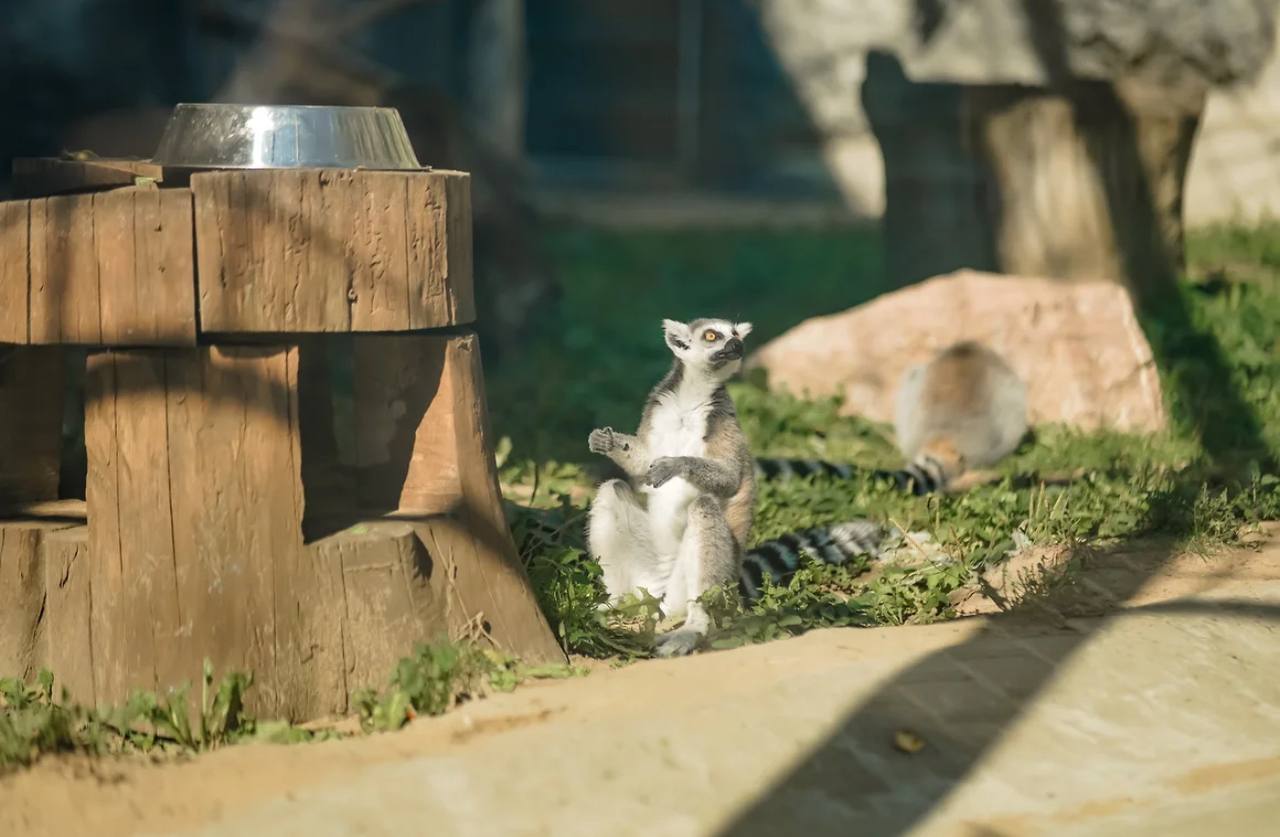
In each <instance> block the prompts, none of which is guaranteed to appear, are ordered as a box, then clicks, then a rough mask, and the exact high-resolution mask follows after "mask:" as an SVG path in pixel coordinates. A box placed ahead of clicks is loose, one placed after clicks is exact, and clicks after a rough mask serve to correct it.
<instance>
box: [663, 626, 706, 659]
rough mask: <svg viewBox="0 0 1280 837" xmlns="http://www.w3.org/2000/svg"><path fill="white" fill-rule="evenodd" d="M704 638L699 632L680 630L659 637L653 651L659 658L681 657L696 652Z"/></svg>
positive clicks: (686, 629) (687, 629)
mask: <svg viewBox="0 0 1280 837" xmlns="http://www.w3.org/2000/svg"><path fill="white" fill-rule="evenodd" d="M705 638H706V634H704V633H702V632H701V631H695V630H691V629H689V628H681V629H680V630H678V631H672V632H671V633H669V634H667V635H666V636H663V637H660V638H659V639H658V642H657V645H656V646H655V647H654V649H653V650H654V653H655V654H657V655H658V656H659V657H683V656H685V655H686V654H689V653H691V652H693V651H694V650H696V649H697V647H698V646H699V645H701V644H702V640H703V639H705Z"/></svg>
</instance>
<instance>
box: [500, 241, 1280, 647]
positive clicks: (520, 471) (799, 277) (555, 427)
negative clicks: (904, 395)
mask: <svg viewBox="0 0 1280 837" xmlns="http://www.w3.org/2000/svg"><path fill="white" fill-rule="evenodd" d="M551 249H552V251H553V252H555V253H556V254H557V263H558V265H559V267H560V271H561V279H562V280H563V282H564V290H563V297H562V299H561V301H560V304H559V311H558V313H557V316H556V317H555V318H554V319H552V320H551V321H548V322H547V323H545V324H544V327H543V333H542V334H541V336H540V339H539V340H538V341H537V343H536V345H535V346H534V347H533V348H532V349H531V351H530V352H529V353H528V354H527V355H526V356H524V357H523V358H521V359H519V360H516V361H508V363H506V364H504V366H503V367H502V368H500V369H496V370H492V371H491V372H490V378H489V380H490V404H491V405H492V407H493V411H494V415H495V424H496V427H497V430H498V433H499V434H500V435H503V436H505V437H507V438H508V439H509V440H510V441H509V444H510V447H509V449H506V450H504V457H503V459H504V461H503V467H502V474H503V478H504V481H506V482H507V483H509V484H516V485H520V486H522V487H524V489H525V490H526V491H528V490H530V489H533V488H535V487H536V494H535V496H534V498H533V500H532V501H529V502H525V503H523V504H522V505H519V506H516V505H512V509H511V511H512V520H513V526H514V530H515V534H516V537H517V541H518V543H519V544H520V547H521V551H522V555H523V557H524V559H525V561H526V563H527V565H528V566H529V568H530V571H531V575H532V577H533V580H534V583H535V586H536V588H537V590H538V593H539V596H540V600H541V603H542V605H543V608H544V610H545V611H546V612H547V614H548V617H549V618H550V619H551V621H552V623H553V625H555V626H556V628H557V630H558V632H559V634H560V637H561V640H562V642H563V643H564V644H565V647H566V648H567V649H569V650H570V651H574V652H577V653H583V654H589V655H592V656H605V657H608V656H618V655H621V656H624V657H626V656H632V655H637V654H643V653H644V648H645V647H646V640H645V638H644V637H643V636H639V637H638V636H637V635H636V634H634V633H630V634H629V633H628V631H627V629H626V628H627V622H628V619H630V620H635V619H636V618H637V615H638V614H639V615H640V616H646V615H651V614H646V613H645V612H643V609H642V610H641V611H640V612H637V611H633V612H631V613H629V614H628V615H627V616H628V619H621V620H618V619H614V618H612V617H611V616H610V615H609V614H607V613H605V614H602V613H601V612H600V611H599V610H598V608H597V606H598V605H599V604H600V603H601V602H602V601H603V592H602V590H601V589H600V585H599V573H598V569H597V568H596V567H595V565H594V563H593V562H592V561H591V560H590V559H589V557H588V556H587V555H586V553H585V549H584V543H583V532H582V529H583V523H584V522H585V508H586V504H587V501H588V499H589V495H590V488H591V487H592V486H593V484H594V483H595V482H596V481H598V479H599V478H600V477H601V476H602V475H603V473H604V471H603V467H604V463H603V462H602V461H600V460H599V459H598V458H593V457H591V456H590V455H589V454H587V452H586V443H585V441H586V436H587V433H588V432H589V431H590V430H591V428H593V427H596V426H602V425H611V426H614V427H618V428H620V429H622V428H627V429H630V428H632V427H634V425H635V423H636V421H637V418H638V411H639V408H640V406H641V404H642V402H643V400H644V397H645V395H646V394H647V392H648V390H649V388H650V387H651V386H652V385H653V384H654V382H655V381H656V380H657V379H658V377H660V375H661V374H662V372H663V371H664V370H665V369H666V367H667V365H668V364H669V362H670V359H669V355H668V353H667V350H666V349H665V347H664V346H663V344H662V340H661V338H660V336H659V327H658V324H659V321H660V320H661V318H663V317H674V318H690V317H695V316H727V317H733V318H740V319H747V320H751V321H753V322H755V323H756V325H757V329H756V332H755V334H753V337H752V342H753V343H755V344H756V345H760V344H761V343H762V342H764V341H766V340H768V339H770V338H771V337H773V336H775V335H776V334H778V333H781V332H782V331H783V330H785V329H786V328H788V327H790V326H792V325H794V324H796V323H798V322H800V321H802V320H804V319H806V318H808V317H810V316H814V315H818V314H823V313H829V312H832V311H836V310H841V309H843V308H846V307H848V306H850V305H854V304H857V303H858V302H861V301H864V300H866V299H868V298H870V297H871V296H874V295H876V294H877V293H878V292H880V291H881V290H883V289H884V286H883V284H882V282H881V280H880V279H879V278H878V277H879V275H880V272H881V259H880V252H879V249H878V246H877V242H876V239H875V237H874V235H872V234H869V233H867V232H864V231H850V230H832V231H826V232H822V231H817V232H809V233H805V234H801V235H797V234H794V233H789V232H765V231H761V232H749V233H746V232H681V233H657V232H654V233H619V232H604V231H584V230H568V231H562V232H559V233H556V234H555V235H553V236H552V239H551ZM1189 273H1190V276H1191V279H1190V280H1189V281H1187V282H1185V283H1183V284H1182V285H1180V286H1179V287H1178V288H1177V291H1176V294H1172V295H1171V296H1170V298H1169V299H1167V300H1163V301H1162V302H1161V303H1160V304H1158V305H1154V306H1151V307H1150V310H1147V311H1144V312H1143V315H1142V322H1143V326H1144V329H1145V330H1146V332H1147V334H1148V336H1149V338H1150V340H1151V343H1152V346H1153V349H1154V350H1155V352H1156V354H1157V357H1158V360H1159V363H1160V366H1161V370H1162V377H1163V380H1164V385H1165V389H1166V403H1167V404H1168V405H1169V408H1170V411H1171V415H1172V422H1171V427H1170V429H1169V430H1168V431H1167V432H1165V433H1162V434H1159V435H1155V436H1132V435H1124V434H1119V433H1093V434H1082V433H1078V432H1073V431H1071V430H1068V429H1066V428H1057V427H1049V428H1040V429H1039V430H1038V431H1037V433H1036V434H1035V438H1034V440H1032V441H1029V442H1028V443H1026V444H1024V445H1023V446H1022V447H1021V448H1020V449H1019V450H1018V451H1017V452H1016V453H1015V454H1014V455H1013V456H1012V457H1010V458H1009V459H1008V460H1007V461H1006V462H1004V463H1002V464H1001V467H1000V470H1001V473H1002V474H1003V475H1004V479H1003V480H1002V481H1000V482H997V483H995V484H991V485H986V486H982V487H979V488H976V489H974V490H972V491H969V492H966V493H964V494H961V495H958V496H947V497H933V498H923V499H922V498H914V497H908V496H904V495H902V494H900V493H898V492H896V491H894V490H892V489H890V488H888V487H887V486H884V485H882V484H877V483H875V482H872V481H869V480H862V479H859V480H851V481H837V480H831V479H825V478H817V479H812V480H804V481H789V482H782V483H769V484H764V485H762V486H761V489H760V492H759V499H758V503H757V516H756V527H755V532H754V537H755V539H757V540H763V539H767V538H770V537H773V536H776V535H778V534H780V533H782V532H785V531H789V530H792V529H797V528H804V527H808V526H813V525H817V524H824V523H832V522H836V521H840V520H845V519H850V518H854V517H863V516H867V517H871V518H873V519H875V520H878V521H884V522H891V523H893V524H897V525H900V526H901V527H903V528H905V529H907V530H909V531H919V530H924V531H928V532H929V533H931V535H932V537H933V539H934V540H935V541H937V542H938V544H939V545H940V547H941V548H942V550H943V551H944V552H945V553H946V555H948V556H949V557H950V558H951V559H952V561H950V562H944V563H941V564H939V563H935V562H924V563H923V564H922V565H920V566H910V567H903V568H900V569H895V570H891V571H889V572H886V573H884V574H881V575H879V576H877V577H876V578H875V579H874V580H870V581H867V580H863V579H860V578H859V575H860V574H861V573H862V571H863V570H864V569H865V568H866V567H865V565H864V564H862V563H855V564H853V565H851V566H849V567H847V568H840V569H832V568H829V567H808V568H807V569H806V570H804V571H803V572H801V573H800V574H798V575H797V576H796V578H795V579H794V580H793V581H792V582H791V583H790V584H789V585H787V586H786V587H784V588H780V589H773V590H770V591H769V592H768V594H767V595H765V596H764V597H763V599H762V600H761V601H760V602H757V603H755V604H754V605H752V606H749V607H746V608H745V609H744V608H743V607H742V606H741V605H740V604H738V603H737V602H736V600H734V598H733V597H732V596H727V597H725V596H722V597H720V599H719V600H718V601H717V602H716V603H715V608H714V610H715V612H716V615H717V618H718V622H719V625H720V631H719V635H718V638H717V640H716V643H717V644H718V645H720V646H726V645H734V644H740V643H742V642H748V641H762V640H767V639H771V638H774V637H776V636H781V635H785V634H789V633H796V632H800V631H803V630H806V629H809V628H812V627H815V626H824V625H855V624H867V625H872V624H898V623H902V622H906V621H927V620H932V619H940V618H946V617H948V616H949V615H951V608H950V597H951V594H952V592H953V591H954V590H955V589H956V588H957V587H959V586H961V585H963V584H965V583H967V582H968V581H970V580H971V578H972V576H973V573H974V571H975V570H977V569H979V568H981V566H983V564H984V563H986V562H988V561H993V560H998V559H999V558H1001V557H1002V556H1003V555H1004V554H1005V553H1006V552H1007V550H1008V549H1010V548H1011V547H1012V545H1013V536H1014V533H1015V532H1017V533H1019V537H1020V538H1023V537H1025V539H1029V540H1030V541H1031V542H1032V543H1040V544H1047V543H1064V542H1085V543H1090V544H1107V543H1114V542H1117V541H1123V540H1129V539H1133V538H1138V537H1142V536H1147V535H1153V534H1160V535H1167V536H1171V537H1173V538H1175V539H1176V540H1177V541H1178V542H1179V543H1180V544H1181V545H1183V546H1187V547H1193V548H1200V549H1209V548H1212V547H1215V546H1218V545H1222V544H1225V543H1229V542H1231V541H1232V540H1234V539H1235V538H1236V536H1237V533H1238V532H1239V531H1240V529H1241V527H1242V526H1244V525H1247V524H1250V523H1252V522H1256V521H1259V520H1264V519H1276V518H1280V491H1278V490H1277V489H1278V488H1280V486H1278V485H1277V482H1276V478H1275V477H1274V476H1273V475H1272V472H1273V471H1274V467H1273V464H1272V463H1273V462H1274V461H1275V458H1276V453H1277V451H1280V228H1274V227H1263V228H1260V229H1258V230H1252V231H1250V230H1240V229H1234V228H1223V229H1217V230H1210V231H1207V232H1205V233H1201V234H1197V235H1194V236H1192V238H1191V240H1190V242H1189ZM732 393H733V396H734V398H735V401H736V402H737V405H738V409H739V413H740V415H741V418H742V422H743V426H744V428H745V430H746V432H747V434H748V436H749V438H750V440H751V443H752V447H753V450H754V451H755V452H756V453H757V454H758V455H788V456H817V457H823V458H827V459H832V460H837V461H851V462H857V463H863V464H866V465H869V466H887V465H893V464H896V463H897V462H898V461H899V457H898V456H897V454H896V452H895V450H894V447H893V444H892V442H891V436H890V433H889V428H887V427H885V426H883V425H878V424H875V423H872V422H868V421H865V420H861V419H857V418H847V417H841V416H839V415H838V407H839V405H838V403H837V402H835V401H834V400H830V401H819V402H806V401H800V400H797V399H795V398H792V397H789V396H786V395H779V394H772V393H768V392H766V391H765V390H764V389H763V388H762V386H761V385H760V383H759V382H757V381H743V382H739V383H736V384H734V385H733V386H732ZM1064 472H1065V473H1071V472H1075V473H1076V474H1077V475H1078V477H1077V478H1076V479H1074V480H1073V481H1071V482H1070V483H1068V484H1066V485H1043V484H1039V482H1038V480H1037V478H1038V477H1039V476H1041V475H1046V474H1060V473H1064ZM640 621H641V622H642V623H643V624H644V625H646V626H647V625H648V622H647V621H645V619H641V620H640Z"/></svg>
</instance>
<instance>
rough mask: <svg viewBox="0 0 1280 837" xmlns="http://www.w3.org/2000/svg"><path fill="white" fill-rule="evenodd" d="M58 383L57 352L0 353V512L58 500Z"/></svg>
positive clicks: (60, 364)
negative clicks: (22, 505) (20, 504)
mask: <svg viewBox="0 0 1280 837" xmlns="http://www.w3.org/2000/svg"><path fill="white" fill-rule="evenodd" d="M63 380H64V368H63V352H62V350H61V349H58V348H53V347H40V348H35V347H19V348H9V349H0V508H7V507H12V506H13V505H15V504H19V503H26V502H36V501H43V500H56V499H57V497H58V477H59V471H60V462H61V457H62V401H63V397H64V392H63V390H64V386H63Z"/></svg>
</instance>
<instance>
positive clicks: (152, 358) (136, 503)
mask: <svg viewBox="0 0 1280 837" xmlns="http://www.w3.org/2000/svg"><path fill="white" fill-rule="evenodd" d="M60 163H61V161H47V165H43V166H33V165H29V164H28V165H26V166H25V167H24V168H23V171H25V172H26V173H27V178H28V179H27V180H25V181H23V183H24V188H26V189H36V191H34V192H32V191H28V192H27V193H28V194H39V191H38V183H36V184H34V185H33V183H32V182H31V178H32V177H33V176H34V175H33V173H36V174H39V173H41V172H45V173H47V172H48V171H53V172H54V173H55V174H56V175H57V177H55V178H52V179H51V180H50V189H54V188H56V190H57V191H59V192H61V193H62V194H58V195H56V196H51V197H35V198H31V199H29V200H22V201H10V202H7V203H4V204H0V221H4V222H6V223H5V224H4V225H0V238H3V240H5V241H10V242H19V243H21V244H22V245H23V246H21V247H18V248H15V249H14V250H13V251H11V252H13V253H15V254H16V258H11V259H9V260H7V262H6V269H5V271H4V272H0V300H7V299H14V300H22V301H23V302H24V303H25V304H23V305H21V306H19V307H18V309H17V310H18V312H19V313H18V314H15V313H14V312H13V311H12V310H4V311H3V312H0V341H4V342H7V343H10V344H11V346H10V347H5V348H0V352H3V353H5V355H4V360H5V362H4V365H3V366H0V430H3V431H4V433H3V435H2V436H0V503H3V505H0V674H10V673H16V674H20V675H23V676H30V675H31V674H32V673H33V672H34V670H36V669H38V668H39V667H41V666H48V667H50V668H52V669H53V670H54V672H55V675H57V676H58V677H59V678H60V682H61V683H62V684H63V685H64V686H66V687H67V688H69V689H70V690H71V692H72V695H73V696H74V697H75V698H78V699H81V700H85V701H91V702H98V703H104V702H114V701H119V700H122V699H124V698H125V697H126V696H127V694H128V693H129V692H130V691H131V690H133V689H138V688H144V689H164V688H167V687H170V686H175V685H178V684H180V683H182V682H193V683H194V682H198V678H199V676H200V672H201V667H202V664H203V661H204V660H205V659H206V658H207V659H209V660H211V661H212V662H213V664H214V666H215V668H216V669H217V670H219V671H224V672H225V671H229V670H241V671H250V672H252V673H253V674H254V677H255V683H256V684H257V685H256V687H255V689H254V690H253V692H252V693H251V695H250V697H251V703H252V704H253V708H254V709H255V710H256V711H258V712H260V713H263V714H269V715H272V716H277V717H286V718H290V719H294V720H302V719H310V718H316V717H320V716H325V715H333V714H340V713H343V712H345V711H347V708H348V705H349V700H350V696H351V695H352V693H353V692H355V691H356V690H358V689H361V688H364V687H368V686H379V685H381V684H382V683H383V682H384V680H385V677H386V676H387V675H388V673H389V672H390V671H391V669H392V668H393V666H394V664H395V662H396V660H397V658H399V657H400V656H403V655H404V654H407V653H409V652H410V651H411V650H412V648H413V646H414V645H415V644H416V643H419V642H426V641H434V640H439V639H444V638H450V639H464V638H465V639H470V640H477V641H482V642H483V641H487V642H490V643H492V644H494V645H495V646H498V647H500V648H503V649H505V650H508V651H511V652H513V653H516V654H519V655H520V656H522V657H524V658H527V659H529V660H531V661H550V660H559V659H563V652H562V651H561V650H560V648H559V647H558V645H557V644H556V642H555V640H554V637H553V636H552V634H551V631H550V630H549V628H548V626H547V624H546V622H545V620H544V619H543V617H542V615H541V613H540V611H539V610H538V607H537V605H536V602H535V600H534V597H533V594H532V591H531V590H530V588H529V584H528V579H527V578H526V576H525V574H524V570H523V568H522V566H521V565H520V562H519V560H518V556H517V554H516V550H515V546H514V544H513V543H512V541H511V537H510V532H509V530H508V529H507V526H506V522H505V518H504V515H503V510H502V507H501V497H500V495H499V492H498V486H497V476H496V471H495V466H494V461H493V451H492V447H491V445H490V442H489V438H488V415H487V410H486V406H485V403H484V396H483V392H484V387H483V376H482V371H481V366H480V361H479V348H478V346H477V343H476V339H475V336H474V335H473V334H472V333H471V332H469V331H468V330H467V329H466V328H464V327H463V326H464V325H465V324H466V323H468V322H469V321H471V320H472V319H473V317H474V313H473V312H474V302H473V300H472V290H471V229H470V210H469V181H468V179H467V176H466V175H465V174H462V173H458V172H436V171H422V172H365V171H351V170H320V169H308V170H284V171H270V170H268V171H246V172H210V173H201V174H195V175H192V176H190V177H189V179H188V178H185V177H181V178H179V177H174V176H172V175H173V173H171V172H152V173H151V175H150V176H149V177H150V179H148V180H147V181H144V182H140V183H138V184H137V185H120V184H119V183H118V176H117V175H116V174H115V173H114V172H115V171H118V169H116V168H115V167H114V166H113V165H112V164H111V163H110V162H104V163H101V164H95V165H100V166H105V167H107V168H109V169H110V171H107V172H105V173H104V172H102V171H98V170H97V169H95V165H89V164H77V166H76V167H73V168H68V167H67V166H63V165H60ZM86 172H87V174H86ZM76 177H83V181H84V182H83V184H82V186H83V188H85V189H94V190H98V191H86V192H76V191H75V189H76V182H77V181H76ZM166 178H167V179H168V181H169V182H165V180H166ZM157 179H158V180H160V183H158V184H157V183H155V182H154V181H155V180H157ZM69 180H70V182H68V181H69ZM19 222H20V223H19ZM20 231H21V234H20ZM19 240H20V241H19ZM12 262H18V263H20V264H19V266H18V267H12ZM91 279H92V281H91ZM396 332H401V333H396ZM66 344H78V345H86V346H89V347H91V348H90V352H89V354H88V361H87V365H86V381H85V447H86V452H87V460H88V466H87V478H86V488H85V500H84V502H83V503H79V504H77V503H70V504H68V503H65V502H64V503H56V502H55V503H50V502H42V501H50V500H55V499H56V498H57V486H58V463H59V453H60V451H59V450H58V444H57V441H58V439H59V437H60V430H61V422H62V409H61V405H62V390H61V389H60V387H59V384H60V383H61V381H62V371H63V367H62V365H61V364H62V363H63V357H62V352H63V350H62V349H60V348H58V346H59V345H66ZM339 362H345V364H346V366H347V367H349V368H353V369H358V371H359V374H358V375H356V376H355V380H354V384H355V389H354V391H353V392H352V393H351V399H352V402H353V404H354V412H355V421H354V424H353V425H350V426H347V427H346V428H345V429H343V430H338V429H336V428H335V423H334V421H333V417H334V414H335V410H334V397H335V396H334V391H333V383H334V376H333V374H332V372H333V368H334V367H335V365H336V364H337V363H339ZM55 394H56V396H57V397H56V399H55V397H54V395H55ZM342 434H351V435H352V436H353V438H350V439H343V440H342V441H343V442H345V444H343V445H339V444H338V441H339V440H338V436H339V435H342ZM350 450H354V451H355V452H356V454H355V457H354V459H352V458H351V457H346V458H344V455H343V454H342V451H350Z"/></svg>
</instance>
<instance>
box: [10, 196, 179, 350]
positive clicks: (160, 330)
mask: <svg viewBox="0 0 1280 837" xmlns="http://www.w3.org/2000/svg"><path fill="white" fill-rule="evenodd" d="M15 205H17V206H25V207H26V208H27V211H28V213H29V224H28V225H29V234H28V238H29V241H28V254H29V256H28V261H29V270H28V272H27V276H26V277H25V278H24V277H23V276H21V275H19V273H18V272H16V271H12V270H11V271H8V272H6V273H0V297H2V298H12V299H14V300H18V299H20V298H24V297H25V298H26V299H27V303H26V308H27V314H26V315H25V316H26V317H27V319H28V323H27V326H26V330H27V337H26V339H25V340H24V341H22V342H28V343H33V344H55V343H56V344H81V345H114V346H165V345H194V344H195V340H196V319H195V318H196V311H195V275H194V266H193V256H192V238H191V237H192V220H191V219H192V207H191V193H190V192H189V191H188V190H186V189H166V190H160V189H156V188H155V187H154V186H152V187H139V188H132V187H130V188H124V189H114V190H111V191H107V192H100V193H97V194H84V195H64V196H60V197H51V198H38V199H34V200H31V201H11V202H9V203H7V204H0V207H4V209H3V210H2V211H3V212H5V213H8V214H10V215H15V214H20V211H18V210H15V209H13V207H14V206H15ZM4 234H5V233H0V235H4ZM13 235H16V233H14V234H13ZM23 283H25V284H26V289H25V290H23V289H22V287H21V286H22V285H23ZM6 321H7V318H6V317H5V316H4V315H0V323H4V322H6ZM0 329H3V330H0V339H6V340H9V339H12V341H13V342H19V341H18V340H17V339H16V338H17V337H18V336H19V335H20V332H21V328H20V327H18V326H16V325H0Z"/></svg>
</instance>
